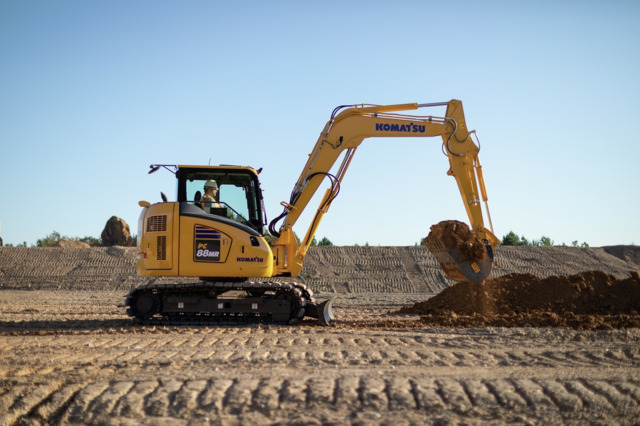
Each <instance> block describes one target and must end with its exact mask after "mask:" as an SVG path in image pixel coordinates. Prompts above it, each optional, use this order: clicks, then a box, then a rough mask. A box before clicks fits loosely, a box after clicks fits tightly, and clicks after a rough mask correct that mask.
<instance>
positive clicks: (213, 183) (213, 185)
mask: <svg viewBox="0 0 640 426" xmlns="http://www.w3.org/2000/svg"><path fill="white" fill-rule="evenodd" d="M204 187H205V188H217V187H218V183H217V182H216V181H215V180H213V179H209V180H208V181H206V182H205V184H204Z"/></svg>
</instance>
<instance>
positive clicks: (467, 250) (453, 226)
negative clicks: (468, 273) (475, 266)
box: [422, 220, 485, 261]
mask: <svg viewBox="0 0 640 426" xmlns="http://www.w3.org/2000/svg"><path fill="white" fill-rule="evenodd" d="M429 242H441V243H443V244H444V245H445V246H447V247H450V248H455V249H457V250H458V251H460V252H461V253H462V254H464V255H465V256H466V257H468V258H469V259H470V260H471V261H473V260H482V259H483V258H484V255H485V244H484V243H483V242H482V241H480V239H479V238H478V237H477V236H476V235H475V234H474V233H473V232H471V229H469V226H468V225H467V224H466V223H464V222H459V221H457V220H444V221H442V222H439V223H437V224H435V225H433V226H431V229H430V232H429V235H427V236H426V238H424V239H423V240H422V244H423V245H426V244H425V243H429Z"/></svg>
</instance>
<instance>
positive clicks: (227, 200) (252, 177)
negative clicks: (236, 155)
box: [176, 166, 266, 235]
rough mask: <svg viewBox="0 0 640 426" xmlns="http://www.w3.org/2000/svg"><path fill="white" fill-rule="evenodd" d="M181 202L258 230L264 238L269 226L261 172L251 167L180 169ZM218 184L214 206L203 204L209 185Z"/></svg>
mask: <svg viewBox="0 0 640 426" xmlns="http://www.w3.org/2000/svg"><path fill="white" fill-rule="evenodd" d="M176 178H177V179H178V202H186V203H189V204H193V205H194V206H196V207H199V208H201V209H203V211H205V212H206V213H209V214H213V215H216V216H221V217H226V218H229V219H232V220H234V221H236V222H238V223H241V224H243V225H246V226H249V227H250V228H253V229H255V230H256V231H257V232H259V233H260V234H261V235H262V234H263V229H264V226H265V221H266V218H265V214H264V205H263V201H262V192H261V191H260V183H259V181H258V176H257V172H256V171H255V170H254V169H251V168H248V167H238V166H232V167H229V168H226V167H221V166H180V167H179V168H178V170H177V172H176ZM210 181H212V182H215V184H216V185H217V192H216V193H215V200H214V205H212V206H211V207H208V208H207V207H206V206H205V205H204V203H203V202H202V195H203V194H204V193H205V190H206V189H205V185H207V182H210Z"/></svg>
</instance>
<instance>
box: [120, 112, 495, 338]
mask: <svg viewBox="0 0 640 426" xmlns="http://www.w3.org/2000/svg"><path fill="white" fill-rule="evenodd" d="M443 106H446V115H445V117H434V116H424V115H420V116H418V115H407V114H406V111H410V110H417V109H419V108H430V107H443ZM403 112H405V113H403ZM472 135H474V132H470V131H469V130H468V129H467V124H466V122H465V118H464V112H463V109H462V102H460V101H458V100H451V101H449V102H438V103H428V104H418V103H410V104H401V105H386V106H382V105H365V104H362V105H343V106H339V107H337V108H336V109H335V110H334V111H333V113H332V114H331V118H330V120H329V121H328V122H327V124H326V125H325V127H324V129H323V130H322V132H321V133H320V137H319V138H318V141H317V143H316V145H315V147H314V148H313V151H312V152H311V154H310V155H309V159H308V161H307V163H306V164H305V166H304V168H303V169H302V173H301V174H300V177H299V178H298V181H297V182H296V183H295V185H294V187H293V191H292V192H291V197H290V199H289V200H288V201H286V202H284V201H283V202H282V203H281V205H282V206H283V208H284V209H283V212H282V214H280V215H279V216H278V217H276V218H275V219H274V220H272V221H271V222H270V223H269V224H268V226H267V219H266V214H265V211H264V203H263V198H262V190H261V189H260V182H259V180H258V175H259V173H260V171H261V169H260V170H255V169H253V168H251V167H245V166H229V165H220V166H190V165H169V164H154V165H151V166H150V167H151V170H150V171H149V173H153V172H155V171H157V170H158V169H161V168H164V169H167V170H169V171H170V172H172V173H174V174H175V177H176V179H177V183H178V188H177V200H176V201H173V202H169V201H168V200H167V197H166V196H165V195H164V194H161V198H162V202H159V203H155V204H150V203H149V202H146V201H141V202H140V203H139V204H140V206H141V207H142V212H141V214H140V218H139V222H138V240H137V245H138V250H137V270H138V274H139V275H142V276H150V277H157V278H155V279H151V280H150V281H149V282H148V283H147V284H145V285H141V286H138V287H137V288H133V289H131V291H130V292H129V295H128V296H127V299H126V306H127V314H128V315H129V316H131V317H134V318H135V319H136V320H138V321H140V322H143V323H152V324H229V323H232V324H235V323H243V322H273V323H286V324H294V323H296V322H298V321H299V320H300V319H302V318H304V317H305V316H308V317H312V318H317V319H318V322H319V323H320V324H323V325H326V324H328V323H329V322H330V321H331V320H332V319H333V311H332V303H333V299H329V300H326V301H324V302H322V303H318V302H316V300H315V298H314V296H313V292H312V290H311V289H309V288H307V286H306V285H305V284H303V283H300V282H295V281H291V282H289V281H287V280H286V279H283V278H277V279H273V278H276V277H297V276H298V275H299V274H300V272H301V270H302V266H303V262H304V259H305V256H306V254H307V251H308V249H309V247H310V246H311V243H312V240H313V237H314V235H315V233H316V230H317V229H318V225H319V224H320V221H321V219H322V217H323V215H324V214H325V213H327V211H328V210H329V207H330V206H331V203H332V202H333V200H334V199H335V198H336V197H337V195H338V192H339V190H340V183H341V181H342V179H343V177H344V175H345V173H346V171H347V169H348V167H349V164H350V162H351V160H352V159H353V156H354V154H355V152H356V149H357V148H358V146H359V145H360V144H361V143H362V141H363V140H364V139H366V138H370V137H432V136H440V137H442V141H443V151H444V153H445V154H446V155H447V157H448V158H449V166H450V167H449V171H448V172H447V173H448V174H449V175H451V176H453V177H454V178H455V179H456V181H457V184H458V189H459V191H460V194H461V195H462V200H463V203H464V206H465V209H466V212H467V215H468V217H469V220H470V222H471V231H472V232H473V234H474V235H475V236H476V237H477V238H478V239H479V240H480V241H482V242H483V244H484V247H483V253H482V256H475V257H474V258H470V257H468V256H465V254H464V253H463V252H461V250H460V248H459V247H453V246H451V245H447V241H448V239H447V238H442V237H440V238H439V240H436V241H433V240H432V241H431V242H430V243H429V244H427V246H428V248H429V250H430V251H431V252H432V253H433V254H434V255H435V257H436V258H437V259H438V261H439V262H440V264H441V265H442V268H443V270H444V272H445V273H446V274H447V275H449V276H450V277H451V278H453V279H454V280H456V281H462V280H467V281H472V282H479V281H482V280H484V279H485V278H487V277H488V276H489V274H490V272H491V268H492V265H493V249H494V247H495V246H496V245H498V244H499V243H500V241H499V239H498V238H497V237H496V236H495V235H494V234H493V231H492V229H488V228H487V227H485V221H484V214H483V208H482V205H481V202H484V205H485V208H484V210H485V211H486V215H487V218H488V221H487V224H488V226H489V228H492V226H491V220H490V217H489V212H488V206H487V200H488V197H487V193H486V189H485V185H484V179H483V175H482V167H481V164H480V160H479V158H478V151H479V147H478V145H479V144H478V145H476V143H474V141H473V139H472ZM476 140H477V138H476ZM339 158H342V160H341V163H340V165H339V167H338V168H337V172H335V173H333V174H332V173H330V172H331V170H332V169H333V167H334V166H335V165H336V164H337V161H338V159H339ZM325 179H327V180H328V183H329V187H328V188H327V190H326V192H325V193H324V197H323V198H322V200H321V202H320V204H319V207H318V208H317V211H316V213H315V215H314V217H313V219H312V221H311V224H310V226H309V228H308V229H307V231H306V234H305V236H304V238H302V240H301V242H298V239H297V238H296V235H295V234H294V226H295V224H296V222H297V221H298V219H299V217H300V215H301V214H302V212H303V211H304V210H305V208H306V207H307V205H308V203H309V202H310V201H311V199H312V197H313V195H314V194H315V193H316V191H317V190H318V188H319V186H320V185H321V184H322V182H323V181H325ZM279 222H281V224H280V225H279V226H278V223H279ZM267 227H268V231H269V232H267V230H266V228H267ZM160 277H180V278H184V277H194V278H196V277H197V278H199V280H197V281H196V280H193V281H194V282H188V283H185V282H176V283H166V282H160V281H166V279H163V280H160V279H158V278H160ZM269 279H271V280H269ZM182 281H184V280H182Z"/></svg>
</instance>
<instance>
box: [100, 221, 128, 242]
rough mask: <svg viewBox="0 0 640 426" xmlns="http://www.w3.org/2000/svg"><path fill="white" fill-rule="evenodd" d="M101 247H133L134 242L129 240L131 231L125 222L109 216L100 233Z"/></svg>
mask: <svg viewBox="0 0 640 426" xmlns="http://www.w3.org/2000/svg"><path fill="white" fill-rule="evenodd" d="M101 237H102V245H104V246H107V247H110V246H133V245H135V242H134V240H133V238H131V231H130V230H129V225H127V222H125V221H124V220H122V219H120V218H119V217H116V216H111V219H109V220H108V221H107V224H106V225H105V227H104V230H103V231H102V235H101Z"/></svg>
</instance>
